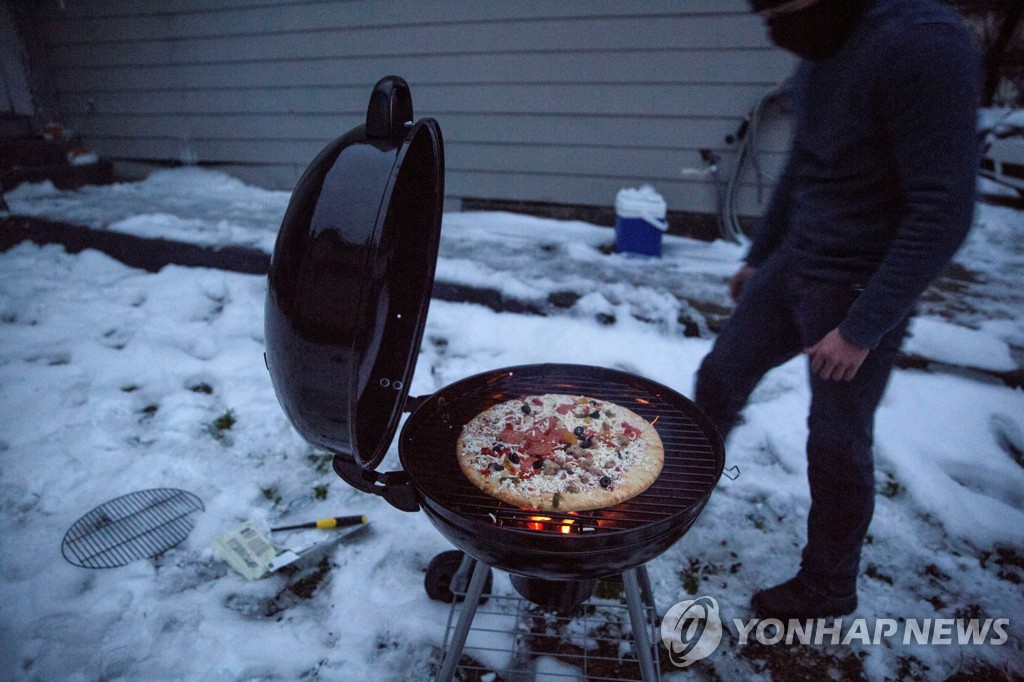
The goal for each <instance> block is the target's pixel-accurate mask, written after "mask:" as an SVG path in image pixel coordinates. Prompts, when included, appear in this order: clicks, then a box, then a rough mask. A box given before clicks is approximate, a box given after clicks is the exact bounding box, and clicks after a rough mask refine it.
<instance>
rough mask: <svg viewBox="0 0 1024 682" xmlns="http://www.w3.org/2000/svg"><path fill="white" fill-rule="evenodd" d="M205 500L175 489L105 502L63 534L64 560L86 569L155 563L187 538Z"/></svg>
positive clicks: (136, 493)
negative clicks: (153, 560)
mask: <svg viewBox="0 0 1024 682" xmlns="http://www.w3.org/2000/svg"><path fill="white" fill-rule="evenodd" d="M202 510H203V503H202V501H201V500H200V499H199V498H198V497H196V496H195V495H193V494H192V493H189V492H185V491H184V490H177V489H175V488H152V489H150V490H138V491H136V492H134V493H129V494H127V495H122V496H121V497H117V498H115V499H113V500H109V501H107V502H104V503H103V504H101V505H100V506H98V507H96V508H95V509H93V510H92V511H90V512H89V513H87V514H86V515H85V516H83V517H82V518H80V519H78V520H77V521H75V522H74V524H72V526H71V528H69V529H68V532H67V533H65V534H64V540H63V541H62V542H61V552H62V553H63V554H64V558H65V559H67V560H68V561H69V562H70V563H72V564H74V565H75V566H81V567H82V568H114V567H116V566H124V565H125V564H128V563H130V562H132V561H135V560H136V559H146V558H152V557H155V556H157V555H158V554H161V553H162V552H166V551H167V550H169V549H170V548H172V547H174V546H176V545H178V544H179V543H181V541H182V540H184V539H185V538H186V537H188V534H189V533H190V532H191V531H192V526H193V525H194V523H195V519H194V517H195V515H196V513H197V512H200V511H202Z"/></svg>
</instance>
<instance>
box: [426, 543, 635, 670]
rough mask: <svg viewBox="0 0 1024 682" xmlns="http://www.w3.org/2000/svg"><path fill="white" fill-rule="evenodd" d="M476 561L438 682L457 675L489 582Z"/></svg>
mask: <svg viewBox="0 0 1024 682" xmlns="http://www.w3.org/2000/svg"><path fill="white" fill-rule="evenodd" d="M474 563H475V564H476V566H474V567H473V577H472V579H470V581H469V589H468V590H466V598H465V599H464V600H463V601H462V610H461V611H460V612H459V622H458V623H456V624H455V631H454V632H453V633H452V641H451V643H450V644H449V645H448V653H447V654H445V657H444V661H443V662H442V664H441V672H439V673H438V674H437V680H438V682H449V681H450V680H451V679H452V678H453V677H455V669H456V668H457V667H458V665H459V659H461V658H462V649H463V648H464V647H465V646H466V637H467V636H468V635H469V628H470V626H471V625H472V624H473V616H475V615H476V607H477V606H479V605H480V595H481V594H483V591H484V584H485V583H486V582H487V572H488V571H489V570H490V567H489V566H488V565H487V564H485V563H484V562H482V561H475V562H474ZM644 679H647V678H644Z"/></svg>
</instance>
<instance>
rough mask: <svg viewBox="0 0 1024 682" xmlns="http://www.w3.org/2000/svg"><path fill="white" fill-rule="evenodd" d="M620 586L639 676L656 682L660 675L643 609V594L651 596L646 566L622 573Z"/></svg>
mask: <svg viewBox="0 0 1024 682" xmlns="http://www.w3.org/2000/svg"><path fill="white" fill-rule="evenodd" d="M622 586H623V588H624V589H625V592H626V606H628V607H629V623H630V625H632V627H633V646H635V647H636V660H637V663H638V664H639V665H640V676H641V677H642V678H643V680H644V682H657V681H658V680H660V679H661V673H660V671H659V670H658V667H657V666H656V665H655V664H654V654H653V653H652V651H651V623H650V621H649V620H648V619H647V611H646V609H645V608H644V606H645V604H644V592H645V591H646V592H647V596H653V595H652V594H651V587H650V579H649V578H648V577H647V570H646V566H642V567H641V568H640V569H635V568H630V569H628V570H625V571H623V572H622ZM642 586H643V587H642ZM644 588H646V590H645V589H644Z"/></svg>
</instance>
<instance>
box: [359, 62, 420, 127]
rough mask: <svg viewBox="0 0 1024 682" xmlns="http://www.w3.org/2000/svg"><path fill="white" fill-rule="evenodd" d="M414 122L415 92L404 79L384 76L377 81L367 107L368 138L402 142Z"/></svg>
mask: <svg viewBox="0 0 1024 682" xmlns="http://www.w3.org/2000/svg"><path fill="white" fill-rule="evenodd" d="M412 121H413V114H412V93H411V92H410V90H409V84H408V83H406V82H405V79H404V78H400V77H399V76H385V77H384V78H381V79H380V80H379V81H377V84H376V85H375V86H374V87H373V92H372V93H370V104H369V105H368V106H367V107H366V136H367V137H372V138H378V139H387V140H393V141H394V142H395V143H400V142H401V141H402V139H403V138H404V137H405V134H406V126H407V125H411V124H412Z"/></svg>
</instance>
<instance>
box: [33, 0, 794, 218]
mask: <svg viewBox="0 0 1024 682" xmlns="http://www.w3.org/2000/svg"><path fill="white" fill-rule="evenodd" d="M61 5H64V6H63V8H62V7H61ZM38 11H39V18H40V26H41V27H42V33H43V35H44V36H45V41H46V50H47V54H48V56H49V58H50V61H51V63H52V64H53V69H54V71H55V73H56V80H57V83H56V85H57V87H58V88H59V91H60V93H61V97H62V102H63V104H64V107H65V110H66V115H67V117H68V118H69V121H68V122H69V124H70V125H71V126H73V127H74V128H75V129H77V130H78V131H80V132H81V133H82V134H83V135H84V137H85V139H86V142H87V143H88V144H89V145H90V146H91V147H93V148H94V149H96V150H97V151H98V152H100V153H101V154H104V155H106V156H108V157H112V158H115V159H118V158H122V159H136V160H153V161H162V160H177V159H182V158H188V159H194V160H197V161H200V162H205V163H216V164H220V165H222V166H224V167H229V168H237V169H244V172H242V173H241V174H243V175H245V176H246V179H248V180H250V181H257V182H260V183H262V184H266V185H268V186H277V187H282V186H283V187H288V186H290V184H291V183H293V182H294V180H295V179H296V178H297V177H298V175H299V173H300V172H301V170H302V169H303V168H304V167H305V165H306V164H307V163H308V162H309V161H310V160H311V159H312V158H313V156H314V155H315V154H316V153H317V151H319V149H320V148H322V147H323V145H324V144H326V143H327V142H328V141H329V140H330V139H332V138H334V137H336V136H337V135H339V134H341V133H342V132H344V131H345V130H348V129H349V128H351V127H353V126H356V125H358V124H360V123H361V122H362V119H363V117H364V116H365V110H366V103H367V98H368V96H369V92H370V89H371V87H372V86H373V83H374V82H376V80H377V79H378V78H380V77H381V76H384V75H387V74H392V73H393V74H397V75H400V76H402V77H404V78H405V79H406V80H408V81H409V83H410V85H411V87H412V93H413V102H414V107H415V110H416V114H417V116H420V117H424V116H432V117H435V118H437V119H438V120H439V122H440V124H441V128H442V130H443V132H444V135H445V151H446V162H447V168H448V173H447V191H448V194H449V197H450V198H454V199H458V198H463V197H473V198H484V199H504V200H512V201H550V202H555V203H568V204H590V205H605V204H608V203H610V202H611V201H613V199H614V194H615V192H616V191H617V190H618V189H619V188H620V187H623V186H627V185H635V184H638V183H640V182H650V183H653V184H655V186H656V187H657V188H658V190H659V191H661V193H662V194H663V195H665V197H666V199H667V200H668V202H669V208H670V210H673V211H696V212H711V211H713V210H714V192H713V188H712V187H711V185H710V184H709V183H708V182H707V181H706V179H700V178H696V179H694V178H693V177H692V174H691V176H687V177H684V176H683V174H682V173H681V172H680V171H681V169H683V168H693V167H700V166H701V161H700V158H699V153H698V150H700V149H701V148H713V149H717V150H719V151H721V152H722V153H723V154H725V155H728V154H729V153H730V151H729V149H728V148H727V145H726V144H725V142H724V140H725V137H726V136H727V135H729V134H730V133H732V132H734V131H735V130H736V128H737V126H738V125H739V122H740V120H741V119H742V118H743V116H744V115H745V114H746V112H747V111H748V109H749V108H750V107H751V106H752V105H753V104H754V102H755V101H756V100H757V99H758V98H759V97H760V96H761V95H762V94H764V92H766V91H767V90H768V89H769V88H770V87H771V86H773V85H775V84H777V83H778V82H780V81H781V80H782V79H783V78H784V77H785V76H786V75H787V74H788V72H789V70H790V68H791V65H792V62H791V61H790V60H789V59H788V58H787V57H786V56H785V55H784V54H783V53H781V52H780V51H778V50H775V49H772V48H770V47H769V45H768V44H767V42H766V40H765V38H764V31H763V29H762V27H761V26H760V25H759V22H758V21H757V19H756V18H754V17H752V16H751V15H750V14H749V12H748V11H747V5H746V2H745V1H744V0H721V1H717V0H716V1H711V0H687V1H686V2H676V3H668V2H664V1H663V0H657V1H655V0H647V1H643V2H629V3H624V2H619V1H618V0H588V1H577V2H551V1H550V0H530V1H527V0H519V1H512V0H475V1H474V2H457V1H455V0H434V1H428V0H392V1H386V0H379V1H374V0H340V1H330V0H324V1H322V2H314V1H295V2H286V1H283V0H277V1H275V0H210V1H209V2H206V1H203V2H200V1H199V0H178V1H177V2H155V1H152V0H120V1H114V0H109V1H99V0H93V1H92V2H89V3H70V2H64V3H59V2H58V0H47V1H46V2H44V3H42V5H41V7H40V9H39V10H38ZM783 137H784V130H782V132H780V133H778V134H774V135H772V136H771V138H770V139H769V140H768V141H766V144H765V146H764V149H765V154H764V155H763V161H764V163H765V165H766V166H767V167H769V168H772V167H774V166H775V165H777V163H778V161H779V159H780V158H781V151H782V147H783V146H784V145H783V142H782V138H783ZM741 195H742V197H744V198H743V201H742V202H741V205H742V206H744V208H745V209H746V210H747V212H752V211H755V210H756V202H754V201H753V198H754V192H752V191H749V190H745V191H744V192H743V193H741Z"/></svg>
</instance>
